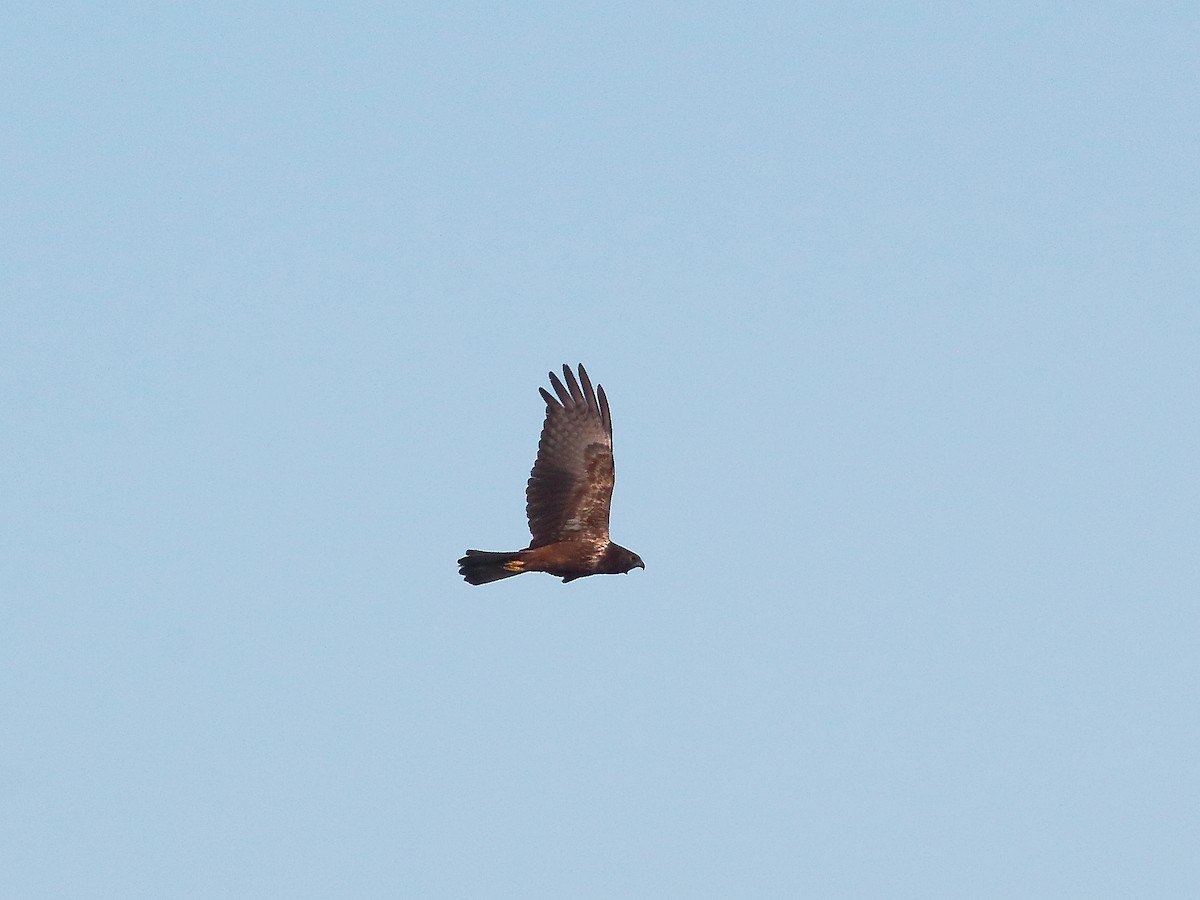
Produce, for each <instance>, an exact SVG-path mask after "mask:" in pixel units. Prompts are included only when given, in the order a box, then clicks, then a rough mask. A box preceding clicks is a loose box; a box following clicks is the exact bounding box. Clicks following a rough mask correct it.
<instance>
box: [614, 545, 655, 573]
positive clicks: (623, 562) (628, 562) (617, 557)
mask: <svg viewBox="0 0 1200 900" xmlns="http://www.w3.org/2000/svg"><path fill="white" fill-rule="evenodd" d="M608 556H609V559H610V560H611V563H612V569H611V570H610V571H612V572H619V573H621V574H622V575H626V574H628V573H629V572H631V571H633V570H634V569H644V568H646V564H645V563H644V562H642V558H641V557H640V556H638V555H637V554H636V553H634V552H633V551H632V550H626V549H625V548H624V547H622V546H621V545H620V544H609V547H608Z"/></svg>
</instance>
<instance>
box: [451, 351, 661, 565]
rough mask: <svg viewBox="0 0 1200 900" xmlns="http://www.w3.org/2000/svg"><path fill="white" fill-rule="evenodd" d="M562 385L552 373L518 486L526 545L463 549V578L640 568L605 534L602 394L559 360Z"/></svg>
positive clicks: (607, 436) (607, 428) (608, 497)
mask: <svg viewBox="0 0 1200 900" xmlns="http://www.w3.org/2000/svg"><path fill="white" fill-rule="evenodd" d="M563 376H564V378H565V380H566V384H565V385H564V384H563V382H562V381H560V380H559V379H558V376H557V375H555V374H554V373H553V372H551V373H550V384H551V386H552V387H553V388H554V394H553V395H552V394H551V393H550V392H549V391H547V390H546V389H545V388H538V390H539V391H540V392H541V394H542V399H543V400H545V401H546V421H545V424H543V425H542V438H541V440H540V441H539V442H538V454H537V460H536V461H535V462H534V464H533V471H532V472H531V473H530V475H529V483H528V485H527V486H526V488H525V513H526V515H527V516H528V517H529V531H530V532H531V533H532V534H533V540H532V541H530V543H529V547H528V548H526V549H525V550H515V551H513V552H511V553H493V552H490V551H487V550H468V551H467V555H466V556H464V557H463V558H462V559H460V560H459V561H458V574H459V575H461V576H462V577H463V578H464V579H465V580H466V581H467V582H468V583H470V584H489V583H491V582H493V581H499V580H500V579H502V578H510V577H512V576H513V575H520V574H522V573H523V572H548V573H549V574H551V575H555V576H558V577H560V578H562V580H563V581H564V582H567V581H574V580H575V579H576V578H583V577H585V576H587V575H618V574H623V573H625V572H628V571H630V570H631V569H638V568H640V569H644V568H646V565H645V563H643V562H642V558H641V557H640V556H638V555H637V554H636V553H634V552H633V551H632V550H626V549H625V548H624V547H622V546H620V545H619V544H615V543H613V542H612V541H611V540H609V537H608V509H609V505H610V503H611V502H612V491H613V454H612V416H611V415H610V414H609V411H608V398H607V397H605V396H604V388H602V387H600V386H599V385H597V386H596V389H595V390H592V382H591V380H590V379H589V378H588V375H587V372H585V371H584V369H583V366H582V365H581V366H580V367H579V380H578V381H576V380H575V376H574V375H573V374H572V372H571V370H570V368H568V367H567V366H565V365H564V366H563Z"/></svg>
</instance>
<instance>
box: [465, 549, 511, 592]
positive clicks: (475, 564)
mask: <svg viewBox="0 0 1200 900" xmlns="http://www.w3.org/2000/svg"><path fill="white" fill-rule="evenodd" d="M523 571H525V569H524V566H522V564H521V551H520V550H515V551H513V552H512V553H492V552H490V551H488V550H468V551H467V555H466V556H464V557H463V558H462V559H460V560H459V561H458V574H459V575H461V576H462V577H463V578H464V579H465V580H466V581H467V583H468V584H491V583H492V582H493V581H499V580H500V579H501V578H511V577H512V576H513V575H520V574H521V573H522V572H523Z"/></svg>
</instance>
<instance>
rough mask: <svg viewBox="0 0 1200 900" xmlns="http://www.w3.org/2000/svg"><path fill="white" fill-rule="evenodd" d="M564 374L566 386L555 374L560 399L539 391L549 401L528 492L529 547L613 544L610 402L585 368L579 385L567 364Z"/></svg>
mask: <svg viewBox="0 0 1200 900" xmlns="http://www.w3.org/2000/svg"><path fill="white" fill-rule="evenodd" d="M563 375H564V376H565V377H566V385H565V386H564V384H563V383H562V382H561V381H559V380H558V376H556V375H555V374H554V373H553V372H551V373H550V384H551V385H552V386H553V387H554V393H555V394H557V395H558V396H557V397H554V396H552V395H551V394H550V392H549V391H547V390H546V389H545V388H539V389H538V390H540V391H541V394H542V398H543V399H544V400H545V401H546V422H545V424H544V425H543V426H542V439H541V440H540V441H539V442H538V455H537V461H536V462H534V464H533V472H531V473H530V475H529V484H528V486H527V487H526V488H525V501H526V502H525V511H526V514H527V515H528V516H529V530H530V532H532V533H533V543H531V544H530V545H529V546H530V547H541V546H543V545H545V544H554V543H557V542H558V541H597V540H600V541H607V540H608V508H609V504H610V502H611V501H612V489H613V456H612V417H611V416H610V415H609V412H608V398H606V397H605V396H604V388H602V387H597V388H596V390H594V391H593V390H592V382H591V381H590V380H588V376H587V372H585V371H584V369H583V366H582V365H581V366H580V367H579V381H578V382H577V381H576V380H575V376H574V375H573V374H571V370H570V369H569V368H567V366H563ZM580 382H582V387H581V386H580Z"/></svg>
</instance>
